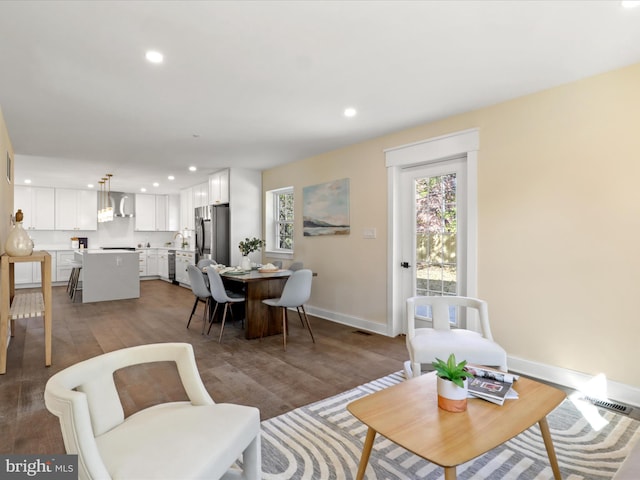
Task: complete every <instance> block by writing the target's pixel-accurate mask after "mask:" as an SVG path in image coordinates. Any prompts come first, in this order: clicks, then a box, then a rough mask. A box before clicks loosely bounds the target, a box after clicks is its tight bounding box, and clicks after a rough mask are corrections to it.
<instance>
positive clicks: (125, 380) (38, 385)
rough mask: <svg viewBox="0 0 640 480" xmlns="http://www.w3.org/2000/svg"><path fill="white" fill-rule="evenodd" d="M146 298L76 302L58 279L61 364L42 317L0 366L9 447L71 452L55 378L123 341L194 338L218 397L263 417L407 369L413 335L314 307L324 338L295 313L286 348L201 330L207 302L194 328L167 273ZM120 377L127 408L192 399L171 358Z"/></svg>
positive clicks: (0, 443)
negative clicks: (52, 396)
mask: <svg viewBox="0 0 640 480" xmlns="http://www.w3.org/2000/svg"><path fill="white" fill-rule="evenodd" d="M140 290H141V293H140V298H139V299H135V300H121V301H113V302H99V303H90V304H82V303H78V301H77V302H76V303H72V302H71V301H70V300H69V298H68V297H67V294H66V290H65V287H54V288H53V325H54V326H53V365H52V366H51V367H45V366H44V343H43V342H44V341H43V327H42V319H41V318H32V319H27V320H19V321H17V322H16V325H17V328H16V334H15V336H14V337H13V338H12V340H11V344H10V345H9V349H8V358H7V373H6V374H5V375H0V426H1V432H2V433H1V434H0V453H21V454H44V453H49V454H55V453H64V446H63V443H62V436H61V434H60V428H59V424H58V419H57V418H56V417H54V416H53V415H51V414H50V413H49V412H48V411H47V410H46V408H45V406H44V400H43V392H44V386H45V383H46V381H47V379H48V378H49V377H50V376H51V375H53V374H54V373H56V372H57V371H59V370H61V369H63V368H65V367H67V366H69V365H72V364H74V363H77V362H79V361H81V360H84V359H87V358H90V357H94V356H96V355H100V354H102V353H105V352H110V351H113V350H117V349H120V348H124V347H130V346H134V345H141V344H147V343H156V342H189V343H191V344H192V345H193V347H194V350H195V353H196V361H197V364H198V368H199V370H200V374H201V376H202V379H203V381H204V383H205V385H206V387H207V389H208V390H209V393H210V394H211V396H212V397H213V399H214V400H215V401H216V402H230V403H238V404H244V405H252V406H256V407H258V408H259V409H260V412H261V417H262V419H263V420H265V419H267V418H271V417H273V416H276V415H280V414H282V413H285V412H287V411H290V410H292V409H294V408H296V407H299V406H302V405H306V404H309V403H312V402H314V401H317V400H321V399H323V398H326V397H329V396H332V395H335V394H337V393H340V392H343V391H345V390H348V389H350V388H353V387H355V386H357V385H360V384H362V383H365V382H367V381H370V380H373V379H376V378H379V377H382V376H384V375H387V374H389V373H392V372H396V371H398V370H401V369H402V364H403V362H404V360H406V359H407V358H408V354H407V351H406V348H405V343H404V337H397V338H389V337H384V336H381V335H376V334H367V333H364V332H362V331H358V330H357V329H355V328H352V327H346V326H343V325H340V324H337V323H333V322H329V321H326V320H322V319H318V318H314V317H311V325H312V327H313V330H314V334H315V338H316V343H315V344H313V343H312V342H311V338H310V336H309V332H308V331H307V330H306V328H303V327H302V326H301V323H300V321H299V319H298V317H297V316H296V315H290V316H289V318H290V332H289V333H290V336H289V337H288V340H287V351H286V352H284V351H283V349H282V336H281V335H278V336H274V337H268V338H265V339H263V340H262V341H260V340H245V339H244V336H243V334H242V330H241V326H240V322H238V323H237V324H236V325H233V324H229V323H228V324H227V326H226V327H225V332H224V338H223V342H222V344H219V343H218V341H217V338H218V334H219V331H220V330H219V324H214V326H213V328H212V330H211V336H206V335H204V336H203V335H202V334H201V327H202V304H201V305H200V306H199V307H198V310H197V312H196V315H195V316H194V319H193V320H192V322H191V326H190V328H189V329H186V328H185V327H186V323H187V319H188V316H189V313H190V312H191V307H192V306H193V300H194V297H193V295H192V293H191V290H189V289H185V288H182V287H179V286H176V285H171V284H168V283H166V282H163V281H160V280H151V281H144V282H141V287H140ZM116 382H117V384H118V386H119V387H120V388H121V398H122V401H123V404H124V405H125V411H126V414H130V413H133V412H134V411H136V410H138V409H140V408H144V407H147V406H149V405H152V404H154V403H158V402H161V401H166V400H179V399H184V398H185V396H184V392H183V391H182V389H181V387H180V385H179V382H178V381H177V374H176V372H175V369H174V368H173V367H171V366H169V365H168V364H162V365H159V366H154V367H146V368H144V367H132V368H130V369H126V370H125V371H123V372H119V373H118V374H117V377H116Z"/></svg>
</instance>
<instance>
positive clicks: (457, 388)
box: [432, 353, 473, 412]
mask: <svg viewBox="0 0 640 480" xmlns="http://www.w3.org/2000/svg"><path fill="white" fill-rule="evenodd" d="M432 365H433V368H435V369H436V376H437V377H438V379H437V381H438V386H437V388H438V407H440V408H441V409H443V410H446V411H448V412H464V411H465V410H466V409H467V394H468V384H467V379H468V378H473V375H472V374H471V373H470V372H468V371H467V370H466V369H465V367H466V365H467V361H466V360H463V361H462V362H460V363H458V362H457V361H456V356H455V355H454V354H453V353H452V354H451V355H449V358H448V359H447V361H446V362H445V361H443V360H440V359H439V358H436V361H435V362H433V363H432Z"/></svg>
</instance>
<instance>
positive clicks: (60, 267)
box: [51, 250, 82, 282]
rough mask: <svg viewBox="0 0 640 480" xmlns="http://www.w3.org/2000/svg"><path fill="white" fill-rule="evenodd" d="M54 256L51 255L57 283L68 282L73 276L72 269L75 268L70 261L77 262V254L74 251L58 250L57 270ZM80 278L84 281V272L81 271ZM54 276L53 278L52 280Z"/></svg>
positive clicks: (56, 256)
mask: <svg viewBox="0 0 640 480" xmlns="http://www.w3.org/2000/svg"><path fill="white" fill-rule="evenodd" d="M53 258H54V257H53V255H51V264H52V267H51V268H52V273H53V272H54V271H55V272H56V274H55V281H56V282H68V281H69V276H70V275H71V269H72V268H73V267H72V266H71V265H70V264H69V261H72V262H73V261H75V254H74V251H73V250H58V251H57V252H56V255H55V259H56V268H55V270H54V269H53ZM80 278H81V279H82V271H80ZM53 279H54V276H53V275H52V276H51V280H53Z"/></svg>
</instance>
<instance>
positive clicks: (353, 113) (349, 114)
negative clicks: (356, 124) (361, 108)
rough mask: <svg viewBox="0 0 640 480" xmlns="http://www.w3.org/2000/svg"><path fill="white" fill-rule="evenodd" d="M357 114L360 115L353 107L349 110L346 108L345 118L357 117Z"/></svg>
mask: <svg viewBox="0 0 640 480" xmlns="http://www.w3.org/2000/svg"><path fill="white" fill-rule="evenodd" d="M357 114H358V112H357V111H356V109H355V108H353V107H349V108H345V109H344V116H345V117H348V118H351V117H355V116H356V115H357Z"/></svg>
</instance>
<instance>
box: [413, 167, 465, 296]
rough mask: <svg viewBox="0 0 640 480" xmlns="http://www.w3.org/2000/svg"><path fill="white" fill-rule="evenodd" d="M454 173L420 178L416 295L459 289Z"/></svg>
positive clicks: (418, 183)
mask: <svg viewBox="0 0 640 480" xmlns="http://www.w3.org/2000/svg"><path fill="white" fill-rule="evenodd" d="M456 188H457V177H456V174H455V173H449V174H446V175H439V176H433V177H424V178H417V179H416V181H415V202H416V203H415V212H416V229H415V232H416V242H415V245H416V253H415V259H416V269H415V273H416V295H427V296H434V295H456V294H457V292H458V279H457V275H458V271H457V247H458V238H457V235H458V211H457V201H456Z"/></svg>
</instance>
